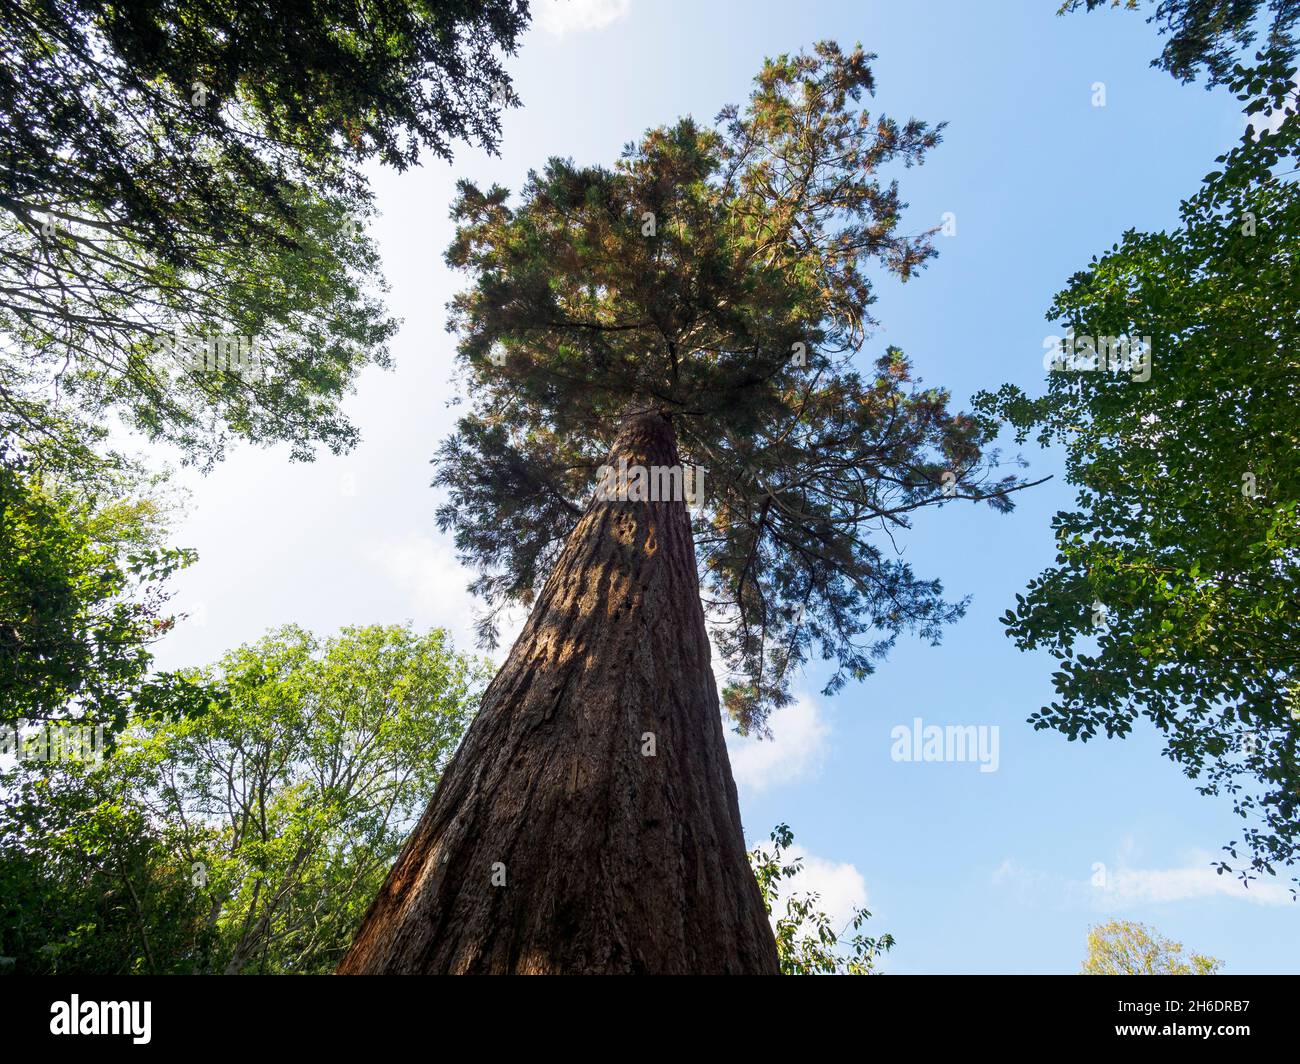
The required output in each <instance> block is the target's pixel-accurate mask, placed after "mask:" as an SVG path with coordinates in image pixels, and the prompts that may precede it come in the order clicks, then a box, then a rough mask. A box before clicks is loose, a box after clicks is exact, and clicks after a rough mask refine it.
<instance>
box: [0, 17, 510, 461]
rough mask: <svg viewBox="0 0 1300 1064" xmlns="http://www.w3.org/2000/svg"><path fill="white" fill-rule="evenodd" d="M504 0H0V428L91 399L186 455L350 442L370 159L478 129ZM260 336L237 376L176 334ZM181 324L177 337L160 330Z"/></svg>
mask: <svg viewBox="0 0 1300 1064" xmlns="http://www.w3.org/2000/svg"><path fill="white" fill-rule="evenodd" d="M526 20H527V5H526V4H525V3H523V2H522V0H456V2H449V3H438V4H426V3H420V2H409V3H379V4H377V3H364V4H360V5H357V4H350V3H325V4H314V5H310V6H308V7H304V6H302V5H296V4H283V3H264V2H254V3H241V4H239V5H235V6H231V5H229V4H219V3H212V2H206V0H205V2H199V3H187V4H185V5H181V6H177V5H174V4H166V3H157V2H149V3H135V4H128V5H107V6H106V5H103V4H96V3H87V2H81V0H71V2H66V3H47V2H43V0H29V2H22V3H19V4H16V5H9V6H7V7H6V9H5V14H4V16H3V18H0V56H3V59H4V62H3V63H0V119H2V121H0V131H2V132H0V189H2V190H3V191H2V192H0V419H2V420H0V429H3V431H4V432H5V434H6V435H9V434H15V435H17V436H18V437H19V438H20V439H23V440H30V439H32V438H33V437H34V436H40V435H45V434H48V433H49V428H48V426H49V422H50V421H51V420H54V419H55V417H56V415H55V413H54V411H56V410H57V411H58V416H64V417H66V416H71V414H72V413H74V412H75V413H76V414H78V415H79V416H81V417H82V418H83V420H84V421H85V422H86V423H87V424H88V425H92V426H97V425H98V424H99V422H100V420H101V418H102V416H103V413H104V412H105V411H107V410H110V409H111V410H116V411H119V412H121V413H122V414H124V415H125V418H126V421H127V424H128V425H129V426H131V427H132V428H134V429H137V430H139V431H141V432H143V433H144V434H145V435H146V436H147V437H148V438H150V439H155V440H157V439H162V440H167V441H169V442H172V443H174V444H176V445H178V446H179V447H181V448H182V450H183V452H184V453H185V455H186V456H187V458H191V459H194V460H198V461H211V460H213V459H215V458H218V457H220V455H221V453H222V451H223V447H224V445H225V442H226V440H227V439H228V438H229V437H230V436H232V435H233V436H237V437H242V438H245V439H252V440H259V441H287V442H289V443H290V444H291V445H292V447H293V450H294V454H295V456H297V457H300V458H305V457H309V456H310V454H311V453H312V450H313V445H314V444H316V443H323V444H324V445H326V446H328V447H329V448H331V449H332V450H335V451H339V450H344V449H347V448H348V447H350V446H351V445H352V443H353V442H354V441H355V436H356V433H355V429H354V428H353V427H352V426H351V425H350V423H349V422H348V420H347V418H346V417H345V415H344V414H343V413H342V410H341V408H340V406H339V401H340V398H341V397H342V396H343V395H345V394H346V392H347V391H348V389H349V387H350V383H351V381H352V380H353V378H354V377H355V375H356V373H357V372H358V371H359V370H360V369H361V368H362V367H363V366H365V365H367V364H370V363H375V364H379V365H386V364H387V347H386V345H387V341H388V340H389V338H390V337H391V335H392V334H393V332H394V330H395V327H396V325H395V323H394V322H393V321H392V320H391V319H390V318H389V317H388V316H387V314H386V312H385V311H384V308H383V304H382V301H381V299H380V296H379V291H380V289H381V287H382V278H381V277H380V275H379V268H378V258H377V255H376V253H375V249H374V247H373V245H372V244H371V243H370V241H369V240H368V239H367V238H366V237H365V235H364V228H363V226H364V221H365V218H366V216H367V215H368V214H369V212H370V193H369V191H368V186H367V182H366V179H365V175H364V173H363V171H362V169H361V166H362V164H363V163H364V162H366V161H367V160H370V159H374V160H377V161H379V162H381V163H384V164H387V165H391V166H395V167H399V168H401V167H405V166H408V165H410V164H412V163H414V162H416V161H417V160H418V159H419V157H420V154H421V151H422V149H423V150H427V151H428V152H429V153H431V154H433V155H434V156H440V157H443V158H450V155H451V148H452V144H453V142H454V141H455V140H457V139H466V140H470V141H473V142H476V143H478V144H481V145H483V146H485V147H487V148H489V149H491V148H493V147H494V146H495V144H496V138H497V136H498V133H499V112H500V110H501V109H502V108H503V107H506V106H510V105H512V104H514V103H517V99H516V98H515V96H514V94H513V91H512V90H511V88H510V82H509V79H508V78H507V77H506V75H505V72H504V70H503V68H502V66H501V61H500V59H501V54H502V53H508V52H511V51H513V49H514V48H515V45H516V40H517V37H518V34H519V33H520V32H521V30H522V29H523V27H524V25H525V24H526ZM214 337H240V338H243V339H244V340H245V341H246V342H248V343H250V344H253V345H256V349H257V353H258V361H257V367H256V370H257V371H256V372H255V373H248V372H234V371H232V370H231V369H229V368H227V367H218V368H215V369H214V368H213V367H212V366H211V365H209V366H207V367H204V366H203V365H202V364H200V365H199V366H197V367H196V366H195V365H194V363H193V361H192V360H191V359H189V358H187V357H186V356H185V353H184V349H185V346H186V345H187V344H188V345H192V344H201V343H204V342H206V341H207V340H210V339H212V338H214ZM177 340H179V342H180V346H181V349H182V352H181V355H180V357H177V355H176V352H175V351H174V350H173V349H172V343H173V342H175V341H177Z"/></svg>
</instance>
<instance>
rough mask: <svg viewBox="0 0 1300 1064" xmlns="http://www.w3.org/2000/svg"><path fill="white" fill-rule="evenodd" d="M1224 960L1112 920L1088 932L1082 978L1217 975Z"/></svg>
mask: <svg viewBox="0 0 1300 1064" xmlns="http://www.w3.org/2000/svg"><path fill="white" fill-rule="evenodd" d="M1222 967H1223V961H1221V960H1217V959H1216V958H1214V957H1206V956H1203V955H1201V954H1199V953H1193V954H1191V955H1190V956H1188V957H1184V956H1183V946H1182V943H1181V942H1174V941H1172V940H1171V939H1167V938H1165V937H1164V936H1163V935H1161V934H1160V933H1159V932H1158V931H1156V930H1155V929H1154V928H1151V927H1148V926H1147V925H1146V924H1138V923H1133V922H1132V921H1130V920H1112V921H1110V923H1106V924H1099V925H1098V926H1096V927H1091V928H1089V929H1088V956H1087V957H1086V958H1085V959H1084V962H1083V967H1082V969H1081V973H1082V974H1083V975H1216V974H1217V973H1218V971H1219V969H1220V968H1222Z"/></svg>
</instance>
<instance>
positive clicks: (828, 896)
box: [777, 843, 867, 934]
mask: <svg viewBox="0 0 1300 1064" xmlns="http://www.w3.org/2000/svg"><path fill="white" fill-rule="evenodd" d="M782 857H783V860H793V859H795V858H797V857H802V858H803V867H802V868H800V869H799V872H798V874H796V875H793V876H791V877H790V878H789V879H787V880H785V881H784V882H783V883H782V884H781V890H780V891H779V892H778V897H779V898H780V900H781V902H782V903H784V901H785V899H786V898H788V897H789V896H790V895H791V894H816V895H817V897H818V901H817V906H816V907H817V909H819V910H820V911H821V912H824V913H825V914H826V915H827V916H829V917H830V920H831V927H833V928H834V929H835V932H836V933H837V934H838V933H839V932H840V931H842V930H843V929H844V928H845V926H847V924H848V922H849V921H850V920H851V919H853V911H854V909H861V908H865V907H866V904H867V883H866V880H864V879H863V878H862V873H861V872H859V871H858V870H857V868H856V867H855V866H854V865H852V864H849V863H848V862H845V861H830V860H827V859H826V858H825V857H817V856H815V855H814V854H810V853H809V852H808V851H807V850H805V849H804V848H803V847H802V846H800V845H799V844H798V843H795V844H794V845H793V846H791V847H790V848H789V849H788V850H786V851H784V853H783V855H782ZM783 908H784V904H781V905H779V906H777V909H778V911H780V910H781V909H783Z"/></svg>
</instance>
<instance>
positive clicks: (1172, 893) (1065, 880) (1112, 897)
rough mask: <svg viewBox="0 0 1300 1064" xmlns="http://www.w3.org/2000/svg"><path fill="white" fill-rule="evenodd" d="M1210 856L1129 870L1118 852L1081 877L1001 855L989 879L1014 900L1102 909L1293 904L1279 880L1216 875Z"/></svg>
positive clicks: (1192, 855)
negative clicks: (1220, 902)
mask: <svg viewBox="0 0 1300 1064" xmlns="http://www.w3.org/2000/svg"><path fill="white" fill-rule="evenodd" d="M1127 848H1128V847H1125V848H1124V849H1127ZM1214 860H1215V858H1214V856H1213V855H1212V854H1210V853H1208V852H1206V851H1204V850H1196V851H1193V852H1192V853H1190V854H1189V855H1188V857H1187V860H1186V862H1185V863H1184V864H1181V865H1178V866H1175V867H1173V868H1133V867H1130V866H1129V865H1128V864H1127V863H1126V860H1125V858H1124V857H1123V856H1121V857H1120V858H1119V859H1118V860H1117V861H1116V862H1115V863H1114V864H1113V865H1112V864H1108V863H1106V862H1098V863H1097V864H1096V865H1094V866H1093V868H1092V872H1091V875H1090V876H1088V877H1087V878H1083V879H1071V878H1069V877H1067V876H1062V875H1057V874H1053V873H1051V872H1044V871H1042V870H1041V869H1035V868H1028V867H1026V866H1025V865H1022V864H1020V863H1019V862H1017V861H1015V860H1013V859H1011V858H1007V859H1006V860H1004V861H1003V862H1002V863H1001V864H1000V865H999V866H998V867H997V869H995V870H994V872H993V875H992V881H993V882H994V884H996V885H998V886H1000V887H1003V888H1005V889H1007V890H1010V891H1012V892H1013V893H1014V895H1015V897H1016V898H1017V900H1020V901H1026V902H1027V901H1039V902H1041V901H1047V902H1052V901H1055V902H1057V903H1059V904H1065V905H1070V906H1079V905H1082V906H1088V907H1090V908H1093V909H1096V910H1099V911H1103V912H1109V911H1112V910H1117V909H1131V908H1133V907H1135V906H1142V905H1167V904H1170V903H1172V902H1180V901H1193V900H1197V899H1203V898H1214V897H1224V898H1233V899H1235V900H1237V901H1246V902H1251V903H1253V904H1255V905H1291V904H1294V903H1293V902H1292V900H1291V891H1290V889H1289V888H1288V887H1287V886H1286V885H1285V884H1283V883H1279V882H1276V881H1271V880H1256V881H1254V882H1252V883H1251V884H1250V885H1249V886H1247V885H1246V884H1244V883H1242V882H1241V880H1239V879H1238V878H1237V877H1236V876H1234V875H1232V874H1231V873H1224V874H1223V875H1219V873H1217V872H1216V871H1215V870H1214V868H1213V867H1212V864H1213V862H1214Z"/></svg>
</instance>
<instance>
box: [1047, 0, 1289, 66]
mask: <svg viewBox="0 0 1300 1064" xmlns="http://www.w3.org/2000/svg"><path fill="white" fill-rule="evenodd" d="M1107 6H1109V7H1121V6H1122V7H1124V8H1126V9H1127V10H1130V11H1136V10H1139V9H1140V8H1141V7H1142V5H1141V3H1139V0H1065V2H1064V3H1063V4H1061V7H1060V10H1059V12H1058V14H1062V15H1064V14H1066V13H1068V12H1071V11H1078V10H1079V9H1080V8H1083V9H1084V10H1086V11H1094V10H1096V9H1097V8H1099V7H1107ZM1147 6H1148V8H1150V7H1154V8H1155V10H1154V11H1153V12H1152V14H1151V16H1150V17H1149V18H1148V19H1147V21H1148V22H1154V23H1156V25H1157V27H1158V29H1159V32H1160V35H1161V36H1162V37H1168V38H1169V39H1168V40H1167V41H1166V42H1165V46H1164V48H1163V49H1162V50H1161V52H1160V55H1159V56H1157V57H1156V58H1155V59H1153V60H1151V65H1152V66H1153V67H1159V68H1160V69H1162V70H1167V71H1168V72H1169V73H1170V74H1172V75H1173V76H1174V77H1176V78H1177V79H1178V80H1179V81H1182V82H1189V81H1195V80H1196V77H1197V75H1198V74H1200V73H1201V72H1202V71H1204V73H1205V75H1206V88H1211V87H1213V86H1215V85H1220V84H1227V83H1228V82H1230V81H1231V80H1232V77H1233V68H1234V67H1235V66H1236V65H1237V61H1238V60H1239V59H1241V58H1244V57H1245V55H1244V53H1247V52H1248V51H1249V49H1250V48H1251V46H1252V45H1255V44H1258V45H1259V46H1260V47H1261V48H1263V49H1266V50H1271V51H1273V52H1275V53H1277V54H1278V55H1280V56H1282V57H1283V58H1294V57H1295V55H1296V46H1297V40H1296V27H1297V23H1300V3H1297V2H1296V0H1147ZM1261 32H1262V33H1263V40H1260V34H1261Z"/></svg>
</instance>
